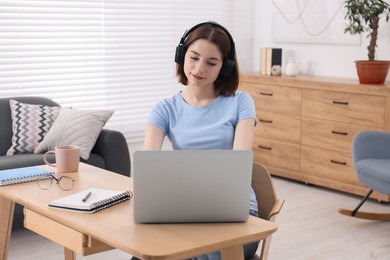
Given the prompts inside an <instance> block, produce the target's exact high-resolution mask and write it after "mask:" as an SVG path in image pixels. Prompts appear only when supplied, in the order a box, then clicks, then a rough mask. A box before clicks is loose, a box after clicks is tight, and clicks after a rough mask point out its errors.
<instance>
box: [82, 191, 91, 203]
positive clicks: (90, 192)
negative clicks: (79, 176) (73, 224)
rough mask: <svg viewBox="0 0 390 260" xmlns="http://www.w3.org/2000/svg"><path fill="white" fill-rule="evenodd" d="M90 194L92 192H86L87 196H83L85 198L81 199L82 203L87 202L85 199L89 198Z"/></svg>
mask: <svg viewBox="0 0 390 260" xmlns="http://www.w3.org/2000/svg"><path fill="white" fill-rule="evenodd" d="M91 193H92V192H88V194H87V195H85V197H84V198H83V202H86V201H87V199H88V198H89V196H91Z"/></svg>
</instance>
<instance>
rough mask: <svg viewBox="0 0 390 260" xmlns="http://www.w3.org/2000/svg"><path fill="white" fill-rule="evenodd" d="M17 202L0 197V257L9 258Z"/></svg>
mask: <svg viewBox="0 0 390 260" xmlns="http://www.w3.org/2000/svg"><path fill="white" fill-rule="evenodd" d="M14 208H15V203H14V202H13V201H10V200H8V199H5V198H3V197H0V259H4V260H6V259H7V255H8V246H9V240H10V238H11V230H12V220H13V218H14Z"/></svg>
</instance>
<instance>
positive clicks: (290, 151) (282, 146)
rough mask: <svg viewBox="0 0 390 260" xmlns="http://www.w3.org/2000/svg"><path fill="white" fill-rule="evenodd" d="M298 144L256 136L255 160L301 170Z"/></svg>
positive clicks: (278, 166)
mask: <svg viewBox="0 0 390 260" xmlns="http://www.w3.org/2000/svg"><path fill="white" fill-rule="evenodd" d="M299 147H300V146H299V145H298V144H291V143H284V142H279V141H273V140H270V139H265V138H259V137H255V140H254V146H253V152H254V161H255V162H259V163H262V164H264V165H266V166H267V165H270V166H274V167H277V168H283V169H287V170H292V171H299V168H300V167H299V163H300V152H299Z"/></svg>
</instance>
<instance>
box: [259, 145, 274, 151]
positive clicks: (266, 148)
mask: <svg viewBox="0 0 390 260" xmlns="http://www.w3.org/2000/svg"><path fill="white" fill-rule="evenodd" d="M259 148H260V149H263V150H268V151H271V150H272V148H271V147H267V146H262V145H259Z"/></svg>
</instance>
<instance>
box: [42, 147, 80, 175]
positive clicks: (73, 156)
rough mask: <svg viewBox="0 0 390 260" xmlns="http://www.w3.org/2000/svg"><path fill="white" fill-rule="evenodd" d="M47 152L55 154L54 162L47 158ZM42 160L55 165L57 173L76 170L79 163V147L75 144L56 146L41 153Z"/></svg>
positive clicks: (52, 165)
mask: <svg viewBox="0 0 390 260" xmlns="http://www.w3.org/2000/svg"><path fill="white" fill-rule="evenodd" d="M49 154H54V155H55V160H56V162H55V163H50V162H49V161H48V160H47V156H48V155H49ZM43 161H44V162H45V163H46V164H47V165H49V166H51V167H56V168H57V172H58V173H66V172H77V171H78V170H79V163H80V147H79V146H76V145H63V146H56V147H55V149H54V150H50V151H47V152H46V153H45V154H44V155H43Z"/></svg>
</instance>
